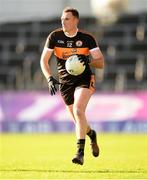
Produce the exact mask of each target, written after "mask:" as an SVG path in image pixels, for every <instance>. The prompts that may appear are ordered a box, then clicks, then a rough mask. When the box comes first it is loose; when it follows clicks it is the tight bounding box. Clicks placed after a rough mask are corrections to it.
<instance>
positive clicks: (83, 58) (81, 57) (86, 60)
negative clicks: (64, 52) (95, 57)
mask: <svg viewBox="0 0 147 180" xmlns="http://www.w3.org/2000/svg"><path fill="white" fill-rule="evenodd" d="M77 56H78V58H79V61H80V62H83V64H84V65H85V66H86V65H87V64H89V63H90V58H89V56H85V55H83V54H77Z"/></svg>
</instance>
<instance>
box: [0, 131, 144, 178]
mask: <svg viewBox="0 0 147 180" xmlns="http://www.w3.org/2000/svg"><path fill="white" fill-rule="evenodd" d="M98 141H99V145H100V150H101V152H100V156H99V157H98V158H94V157H93V156H92V155H91V151H90V146H89V143H90V141H89V139H88V137H87V139H86V149H85V159H84V160H85V162H84V165H83V166H80V165H75V164H72V162H71V159H72V157H73V155H74V154H75V152H76V138H75V136H74V134H58V133H57V134H1V135H0V155H1V156H0V179H9V180H11V179H38V180H41V179H68V180H73V179H147V136H146V135H145V134H99V137H98Z"/></svg>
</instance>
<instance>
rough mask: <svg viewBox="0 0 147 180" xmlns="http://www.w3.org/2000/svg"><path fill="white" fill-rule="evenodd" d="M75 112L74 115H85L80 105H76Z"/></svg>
mask: <svg viewBox="0 0 147 180" xmlns="http://www.w3.org/2000/svg"><path fill="white" fill-rule="evenodd" d="M73 113H74V116H76V117H81V116H83V114H84V111H83V110H82V108H80V107H74V108H73Z"/></svg>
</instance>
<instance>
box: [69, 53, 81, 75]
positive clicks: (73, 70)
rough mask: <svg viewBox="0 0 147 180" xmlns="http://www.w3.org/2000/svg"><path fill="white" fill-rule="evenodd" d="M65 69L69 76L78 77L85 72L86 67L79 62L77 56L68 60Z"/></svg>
mask: <svg viewBox="0 0 147 180" xmlns="http://www.w3.org/2000/svg"><path fill="white" fill-rule="evenodd" d="M65 68H66V70H67V72H68V73H69V74H71V75H74V76H78V75H80V74H82V73H83V72H84V70H85V65H84V64H83V63H82V62H80V61H79V58H78V56H77V55H72V56H70V57H69V58H68V59H67V60H66V62H65Z"/></svg>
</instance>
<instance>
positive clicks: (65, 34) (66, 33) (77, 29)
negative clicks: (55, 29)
mask: <svg viewBox="0 0 147 180" xmlns="http://www.w3.org/2000/svg"><path fill="white" fill-rule="evenodd" d="M63 32H64V31H63ZM77 33H78V29H77V30H76V33H75V34H74V35H72V36H70V35H68V34H67V33H66V32H64V34H65V36H67V37H69V38H72V37H75V36H76V35H77Z"/></svg>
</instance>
